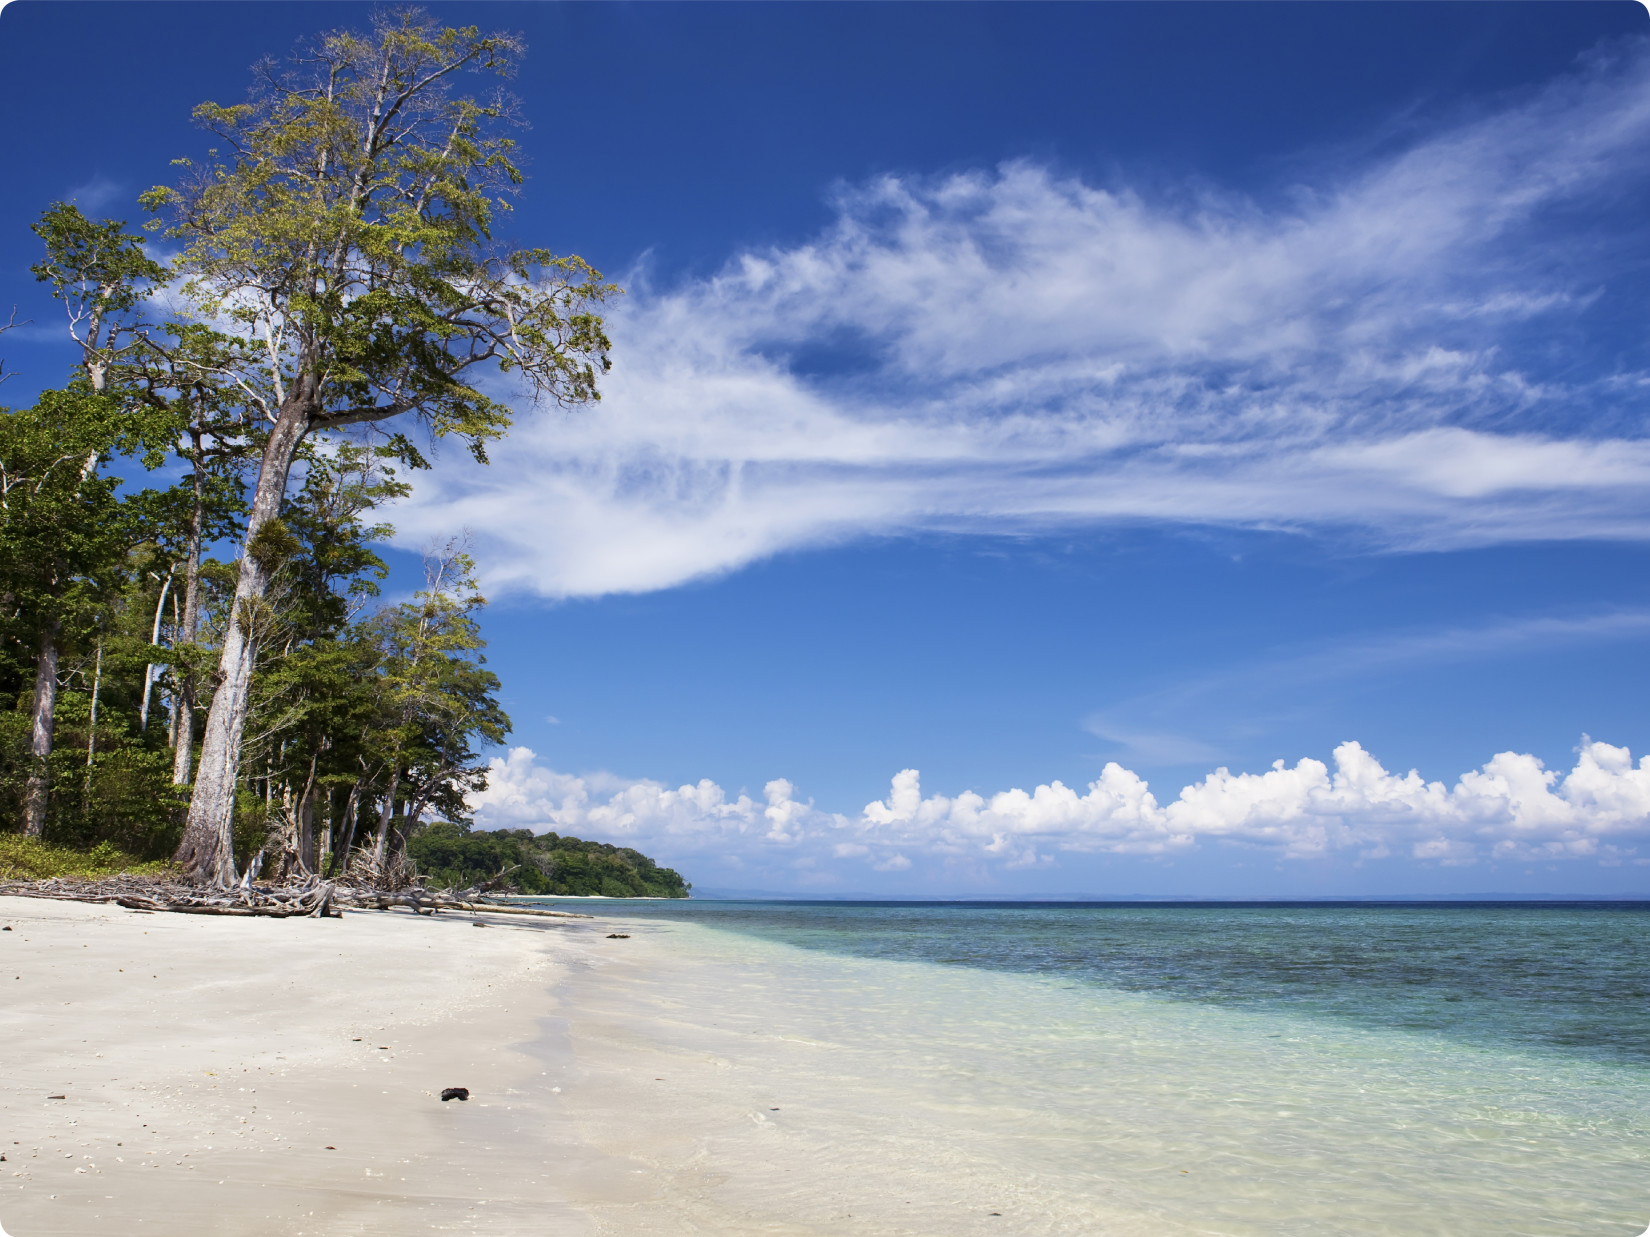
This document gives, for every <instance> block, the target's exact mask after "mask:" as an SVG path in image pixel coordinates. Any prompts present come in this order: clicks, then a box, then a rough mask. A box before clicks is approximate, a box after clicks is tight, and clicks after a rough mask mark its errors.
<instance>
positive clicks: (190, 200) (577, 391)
mask: <svg viewBox="0 0 1650 1237" xmlns="http://www.w3.org/2000/svg"><path fill="white" fill-rule="evenodd" d="M521 50H522V47H521V43H520V41H519V40H518V39H516V38H514V37H512V36H508V35H491V36H482V35H480V34H479V33H478V31H477V30H476V29H475V28H474V27H468V28H464V29H451V28H448V29H443V28H441V27H439V26H438V25H437V24H436V23H435V22H433V21H432V20H431V19H430V18H429V17H428V16H427V15H425V14H423V13H421V12H419V11H416V10H406V11H401V12H397V13H392V14H386V15H383V16H381V17H379V18H378V19H377V21H376V23H375V25H374V28H373V30H372V31H371V33H370V34H366V35H362V34H356V33H349V32H340V33H334V34H329V35H326V36H324V37H322V38H321V39H319V40H318V41H316V42H315V43H314V44H313V45H311V46H309V47H307V48H304V49H303V50H301V52H300V53H299V54H298V55H296V56H294V57H293V58H292V59H291V60H290V61H289V62H288V63H287V64H286V65H284V66H283V65H278V64H276V63H273V62H266V63H265V64H264V65H262V66H260V68H259V70H258V77H257V82H256V84H255V86H254V89H253V91H252V95H251V97H250V99H249V101H248V102H246V103H243V104H237V105H234V106H229V107H225V106H221V105H219V104H216V103H205V104H202V105H201V106H200V107H199V108H197V109H196V113H195V115H196V118H197V120H198V121H199V122H200V123H201V124H202V125H204V126H205V127H206V128H207V129H209V130H211V131H212V132H213V133H215V134H217V135H218V136H219V137H220V138H221V139H222V140H223V142H224V145H225V147H226V148H227V153H226V154H225V155H223V156H221V157H220V156H214V157H213V159H212V160H211V161H209V162H208V163H207V164H206V165H204V166H203V167H201V168H199V169H198V170H196V171H194V172H193V173H192V174H191V175H190V176H189V177H188V178H187V179H186V181H185V183H184V184H182V185H181V186H179V187H177V188H175V189H164V188H163V189H156V190H153V191H151V192H150V193H149V194H147V195H145V203H146V205H148V206H150V207H151V208H153V209H169V210H170V211H171V212H172V215H173V228H172V234H173V235H174V236H176V237H177V238H178V239H180V240H181V241H182V242H183V244H184V251H183V254H182V256H181V258H180V265H181V269H182V270H183V272H184V273H185V274H186V275H187V279H188V281H187V284H186V290H187V292H188V294H189V295H190V296H192V297H193V298H194V299H195V300H196V302H197V304H198V306H199V307H200V309H201V310H202V311H203V312H204V313H206V314H207V315H209V316H217V317H221V318H224V319H227V320H230V321H233V322H235V323H237V324H239V326H240V327H241V328H242V330H243V331H244V332H245V333H246V335H247V336H248V337H249V338H252V339H255V340H256V341H257V342H258V343H259V344H260V345H261V350H262V357H261V360H262V365H261V368H260V370H259V371H257V372H253V371H252V370H250V368H239V369H237V370H236V371H235V373H234V374H233V375H232V376H233V377H234V379H235V380H236V381H237V383H238V384H239V385H240V386H241V388H242V390H243V393H244V394H245V397H246V398H247V400H248V401H249V403H250V404H251V405H252V406H253V407H254V408H255V409H256V410H257V412H258V413H259V414H260V416H261V417H262V419H263V420H264V421H265V423H266V429H267V437H266V439H265V444H264V448H263V455H262V459H261V461H260V464H259V470H258V479H257V483H256V486H255V488H254V490H253V495H252V503H251V509H250V513H249V516H248V520H247V530H246V540H245V550H246V552H245V554H244V555H243V557H242V560H241V570H240V578H239V582H238V584H237V590H236V602H235V606H234V607H233V608H232V610H231V614H230V624H229V629H228V631H227V632H226V633H225V636H224V640H223V647H222V652H221V655H220V658H219V664H218V687H217V690H216V691H215V692H214V694H213V698H212V705H211V708H210V711H209V712H208V715H207V722H206V729H205V734H204V736H203V740H202V748H201V762H200V769H199V773H198V776H197V780H196V786H195V792H194V796H193V798H192V800H191V804H190V810H189V821H188V825H187V828H186V830H185V834H184V838H183V841H182V844H181V845H180V847H179V850H178V854H177V858H178V860H179V862H180V863H182V864H183V865H185V867H186V868H187V869H188V870H189V871H190V872H191V873H192V874H193V875H194V876H195V877H196V878H198V879H201V880H205V881H209V882H214V883H227V882H230V881H233V879H234V877H235V868H234V859H233V833H232V830H233V818H234V789H235V785H236V778H237V771H238V763H239V759H240V745H241V737H242V732H243V729H244V726H245V720H246V708H247V702H248V694H249V691H250V681H251V673H252V668H253V664H254V660H255V655H256V650H255V649H254V648H253V646H252V643H251V631H250V628H249V625H248V624H247V623H246V622H245V621H244V615H245V612H246V611H247V610H248V608H250V607H255V606H256V605H257V603H258V602H259V601H260V599H261V598H262V597H263V596H264V594H265V592H266V590H267V588H268V586H269V580H270V573H269V571H268V570H267V569H266V567H265V566H264V565H263V563H262V562H260V553H259V547H260V545H261V544H262V542H261V540H260V539H262V538H265V537H266V536H267V534H266V532H265V529H266V526H268V525H269V524H270V522H271V521H275V520H277V519H278V518H279V515H280V510H281V500H282V496H283V495H284V494H285V492H286V487H287V481H288V477H289V474H290V472H291V468H292V463H293V460H294V458H295V456H296V454H297V451H298V448H299V446H300V444H301V443H302V442H303V440H304V439H305V437H306V436H307V435H309V434H311V433H313V432H315V431H317V430H338V429H342V428H345V427H348V426H361V425H380V424H383V423H385V422H392V421H397V420H406V419H409V418H416V419H418V420H419V421H421V422H422V423H423V424H424V425H425V426H426V427H427V428H428V429H429V430H430V431H431V432H432V433H433V434H435V435H436V436H443V435H448V434H454V435H457V436H459V437H460V438H461V439H463V440H465V441H466V442H467V443H468V444H469V446H470V449H471V450H472V452H473V453H474V454H475V456H476V458H477V459H480V460H483V461H484V460H485V459H486V453H485V444H486V442H487V441H488V440H489V439H492V438H496V437H498V436H499V435H501V434H503V433H504V432H505V430H506V429H507V427H508V426H509V423H510V409H509V408H508V407H507V406H506V405H504V404H502V403H500V402H498V401H496V400H494V399H492V398H490V397H488V396H487V395H485V394H483V393H482V392H481V391H480V390H479V389H478V388H477V386H476V385H475V382H476V379H477V377H479V376H480V375H481V374H485V373H489V372H496V371H500V370H502V371H504V372H506V373H511V374H514V375H517V376H518V377H519V378H521V379H523V380H525V383H526V385H527V386H528V387H529V388H530V389H531V391H532V392H533V394H534V396H535V398H543V399H549V400H551V401H554V402H556V403H561V404H577V403H581V402H583V401H586V400H590V399H594V398H596V397H597V393H596V375H597V372H598V371H605V370H606V369H607V367H608V360H607V350H608V347H609V343H608V340H607V337H606V335H605V334H604V333H603V329H602V321H601V318H600V317H599V316H597V315H596V313H595V312H594V309H595V306H596V305H597V304H598V303H599V302H600V301H601V300H602V299H603V297H604V296H606V295H607V294H608V293H609V292H610V291H611V290H612V289H610V288H609V287H608V286H606V285H604V284H602V283H601V282H600V276H599V275H598V274H597V273H596V272H595V271H593V270H592V269H591V268H590V267H589V266H588V265H586V264H585V263H584V262H583V261H582V260H581V259H579V258H577V257H558V256H556V255H555V254H553V253H551V252H549V251H548V250H544V249H518V248H512V247H509V246H505V245H500V244H496V243H495V242H494V241H493V239H492V236H491V227H492V219H493V212H494V210H495V209H496V208H498V207H501V206H504V205H506V202H505V196H506V195H508V194H509V193H510V192H512V191H513V190H514V189H515V187H516V186H517V185H519V183H520V181H521V175H520V173H519V171H518V170H517V168H516V166H515V164H514V163H513V162H512V161H511V152H512V150H513V147H514V142H513V141H512V140H511V139H510V138H508V137H507V136H504V135H503V134H502V132H501V131H500V130H501V128H502V127H503V125H504V123H506V122H507V121H508V120H509V118H510V117H509V112H510V107H511V104H510V101H509V100H508V98H506V97H505V96H504V95H503V94H495V95H493V96H491V97H489V98H488V99H486V100H477V99H475V98H470V97H459V96H457V95H456V94H455V93H454V83H455V82H456V81H457V80H458V79H459V77H460V76H461V75H462V74H465V73H486V74H492V75H495V76H499V77H504V76H508V74H509V73H510V72H511V71H512V68H513V65H514V62H515V60H516V59H517V57H518V56H519V54H520V52H521ZM391 441H392V442H394V443H396V444H397V445H398V446H399V447H400V448H401V449H402V451H403V455H404V458H406V459H407V460H408V461H409V462H415V461H416V458H417V456H416V452H415V451H414V450H413V448H412V445H411V443H410V441H409V440H408V438H407V437H406V433H405V431H397V432H395V434H394V436H393V437H392V439H391Z"/></svg>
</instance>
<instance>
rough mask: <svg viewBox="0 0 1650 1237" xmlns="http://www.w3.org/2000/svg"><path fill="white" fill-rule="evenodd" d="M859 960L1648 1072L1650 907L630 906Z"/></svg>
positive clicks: (621, 907)
mask: <svg viewBox="0 0 1650 1237" xmlns="http://www.w3.org/2000/svg"><path fill="white" fill-rule="evenodd" d="M613 910H614V911H615V912H618V913H621V914H623V915H625V916H626V917H646V918H660V919H673V920H682V921H687V922H693V923H698V924H702V925H704V926H706V927H712V928H719V929H723V930H726V931H733V932H739V933H744V934H748V935H752V936H758V937H762V938H765V939H768V940H774V941H782V942H784V943H786V944H791V945H799V946H802V947H804V948H807V949H818V950H824V951H827V952H831V953H841V954H849V955H852V956H856V957H874V958H898V959H903V960H906V961H915V962H932V963H937V964H940V965H945V966H962V967H969V968H973V969H978V970H988V971H1011V972H1021V973H1031V974H1038V975H1047V976H1063V977H1066V978H1068V979H1070V980H1071V981H1073V982H1076V983H1082V984H1086V985H1093V986H1096V987H1101V988H1109V989H1114V990H1117V991H1124V992H1150V993H1157V994H1161V995H1164V996H1169V997H1173V998H1176V999H1180V1000H1187V1001H1195V1002H1205V1003H1212V1004H1220V1005H1238V1006H1245V1007H1249V1008H1253V1009H1257V1010H1264V1009H1275V1010H1279V1011H1280V1012H1281V1011H1285V1010H1286V1011H1288V1012H1290V1013H1292V1014H1297V1015H1305V1016H1309V1017H1316V1018H1323V1019H1327V1020H1330V1021H1349V1022H1355V1023H1359V1024H1363V1025H1371V1026H1388V1027H1396V1028H1404V1029H1406V1030H1412V1031H1423V1032H1431V1033H1434V1034H1438V1035H1442V1036H1448V1037H1450V1038H1453V1039H1457V1040H1461V1041H1465V1042H1468V1043H1476V1044H1482V1045H1485V1046H1491V1045H1515V1044H1516V1045H1519V1046H1522V1047H1527V1048H1544V1049H1549V1050H1552V1051H1555V1052H1561V1053H1565V1054H1568V1055H1573V1056H1577V1057H1582V1058H1587V1059H1591V1060H1598V1061H1616V1062H1622V1063H1637V1064H1640V1065H1650V903H1570V904H1550V903H1512V904H1492V905H1485V904H1482V903H1467V904H1453V905H1440V904H1425V905H1415V904H1386V905H1373V906H1372V905H1367V904H1357V905H1347V904H1330V905H1277V904H1262V905H1236V904H1230V903H1217V904H1207V903H1205V904H1175V905H1158V904H1151V905H1140V904H1121V905H1120V904H1095V903H1085V904H1049V903H1023V904H1007V903H888V902H864V903H858V902H722V901H680V902H665V903H661V902H646V901H643V902H630V901H626V902H622V903H615V904H613Z"/></svg>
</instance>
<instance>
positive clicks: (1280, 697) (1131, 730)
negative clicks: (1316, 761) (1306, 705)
mask: <svg viewBox="0 0 1650 1237" xmlns="http://www.w3.org/2000/svg"><path fill="white" fill-rule="evenodd" d="M1647 635H1650V611H1646V610H1642V609H1627V608H1610V609H1605V610H1596V611H1593V612H1581V613H1559V614H1534V615H1521V616H1516V617H1507V618H1502V619H1498V620H1494V621H1491V622H1488V623H1477V624H1463V625H1457V626H1451V627H1431V628H1424V629H1410V630H1401V631H1387V632H1382V633H1379V634H1376V635H1366V636H1354V637H1341V638H1336V639H1331V640H1322V641H1317V642H1313V643H1310V644H1307V645H1305V646H1297V647H1294V648H1291V649H1288V650H1285V651H1281V652H1279V653H1277V654H1276V655H1275V656H1269V657H1261V658H1258V659H1255V660H1253V661H1249V662H1246V663H1243V664H1239V665H1235V666H1231V667H1228V668H1225V669H1221V670H1218V671H1215V672H1213V673H1207V674H1199V675H1193V676H1189V677H1187V678H1184V679H1182V680H1181V681H1179V682H1171V683H1168V684H1166V685H1164V686H1161V687H1158V688H1157V689H1155V690H1153V691H1151V692H1147V693H1144V694H1141V695H1138V696H1134V697H1130V698H1126V699H1121V700H1116V701H1113V702H1111V703H1109V704H1107V705H1105V706H1104V707H1102V708H1098V709H1096V710H1095V711H1094V712H1092V713H1091V714H1089V715H1088V716H1087V717H1085V718H1083V720H1082V726H1083V729H1084V730H1086V731H1088V732H1089V733H1090V734H1092V735H1094V736H1095V737H1096V738H1098V739H1101V740H1103V741H1104V742H1105V743H1107V744H1110V745H1111V749H1109V750H1110V751H1112V752H1115V754H1116V755H1117V757H1118V759H1121V760H1127V761H1134V762H1137V763H1140V764H1145V765H1156V766H1164V765H1169V766H1174V765H1182V766H1184V765H1211V764H1216V763H1218V762H1220V761H1222V760H1225V759H1229V756H1228V754H1227V753H1228V751H1229V748H1228V746H1227V742H1228V740H1229V739H1231V738H1233V733H1232V725H1233V724H1232V723H1230V722H1226V723H1225V729H1220V728H1218V727H1216V728H1212V720H1211V719H1216V718H1220V717H1222V716H1224V711H1223V710H1221V709H1219V708H1217V707H1216V705H1217V702H1220V701H1232V700H1240V701H1242V702H1243V708H1242V719H1241V721H1240V722H1239V723H1237V725H1238V727H1240V728H1241V729H1242V730H1243V731H1244V732H1245V733H1250V732H1254V731H1256V730H1259V729H1263V728H1264V727H1265V725H1266V724H1267V722H1268V721H1269V720H1270V718H1269V714H1270V713H1271V712H1272V711H1275V710H1283V711H1286V712H1298V711H1299V710H1300V709H1301V708H1302V703H1301V702H1302V701H1303V700H1307V699H1310V698H1312V697H1314V696H1317V695H1321V694H1322V692H1323V690H1324V689H1325V688H1327V687H1329V686H1331V685H1333V684H1337V683H1346V682H1350V681H1354V680H1360V679H1371V678H1375V677H1378V676H1390V675H1392V674H1393V672H1395V671H1401V670H1407V669H1411V668H1415V667H1421V666H1428V665H1440V664H1456V665H1458V664H1461V663H1463V662H1471V661H1476V660H1488V659H1493V658H1499V657H1506V656H1509V655H1512V654H1516V653H1521V652H1527V651H1529V650H1541V651H1552V650H1556V649H1563V648H1568V647H1574V646H1578V645H1600V644H1608V643H1612V642H1618V641H1634V640H1642V639H1644V638H1645V637H1646V636H1647ZM1237 746H1242V744H1237Z"/></svg>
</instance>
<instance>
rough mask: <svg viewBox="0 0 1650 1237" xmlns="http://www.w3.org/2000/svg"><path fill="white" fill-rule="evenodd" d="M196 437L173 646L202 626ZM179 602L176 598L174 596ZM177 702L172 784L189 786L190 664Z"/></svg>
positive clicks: (200, 467) (201, 481) (197, 436)
mask: <svg viewBox="0 0 1650 1237" xmlns="http://www.w3.org/2000/svg"><path fill="white" fill-rule="evenodd" d="M192 433H193V437H194V440H195V443H194V446H195V452H194V455H195V502H194V506H193V507H192V508H191V509H190V512H189V545H188V552H187V553H186V555H185V556H184V564H183V621H182V623H181V624H180V625H179V627H178V631H177V633H176V634H175V635H174V636H173V638H172V647H173V648H176V647H177V646H178V645H180V644H193V643H194V642H195V635H196V633H197V631H198V630H199V627H200V588H201V528H202V525H203V524H204V523H205V519H206V515H205V512H206V468H205V465H204V464H203V463H202V462H201V448H202V435H201V433H200V432H199V431H198V430H197V431H192ZM174 604H175V599H174ZM174 673H176V676H177V681H178V695H177V702H176V704H175V705H174V706H173V709H172V743H173V746H172V785H174V786H187V785H189V779H190V777H191V776H192V775H193V773H194V763H195V762H194V755H195V679H194V672H193V671H192V670H190V669H189V668H188V667H187V666H185V667H182V668H181V669H180V670H178V671H175V672H174Z"/></svg>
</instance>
